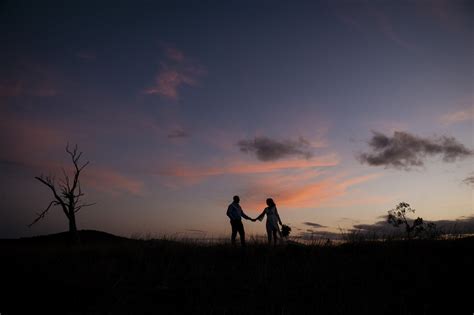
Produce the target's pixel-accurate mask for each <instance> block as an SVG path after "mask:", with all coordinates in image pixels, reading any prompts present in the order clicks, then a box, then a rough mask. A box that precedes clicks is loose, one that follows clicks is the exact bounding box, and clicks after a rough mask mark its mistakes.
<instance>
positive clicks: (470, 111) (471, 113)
mask: <svg viewBox="0 0 474 315" xmlns="http://www.w3.org/2000/svg"><path fill="white" fill-rule="evenodd" d="M473 120H474V105H473V106H470V107H469V108H466V109H463V110H458V111H455V112H452V113H448V114H445V115H443V116H441V121H442V122H443V123H444V124H447V125H451V124H455V123H459V122H463V121H473Z"/></svg>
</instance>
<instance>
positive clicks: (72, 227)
mask: <svg viewBox="0 0 474 315" xmlns="http://www.w3.org/2000/svg"><path fill="white" fill-rule="evenodd" d="M69 235H70V238H71V241H72V243H75V244H77V243H79V233H78V232H77V226H76V216H75V213H74V211H69Z"/></svg>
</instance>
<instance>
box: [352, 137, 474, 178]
mask: <svg viewBox="0 0 474 315" xmlns="http://www.w3.org/2000/svg"><path fill="white" fill-rule="evenodd" d="M369 146H370V148H371V150H372V151H371V152H368V153H362V154H360V155H359V156H358V159H359V161H360V162H361V163H367V164H368V165H371V166H385V167H386V168H395V169H405V170H409V169H411V168H412V167H418V166H423V165H424V160H425V159H426V157H428V156H436V155H438V156H442V158H443V161H444V162H454V161H455V160H457V159H462V158H466V157H469V156H472V155H473V151H472V150H470V149H468V148H466V147H465V146H464V145H463V144H462V143H460V142H458V141H457V140H456V139H455V138H454V137H448V136H442V137H438V138H421V137H418V136H416V135H413V134H410V133H408V132H403V131H395V132H394V134H393V136H392V137H389V136H386V135H384V134H383V133H379V132H376V131H374V132H373V136H372V139H371V140H370V141H369Z"/></svg>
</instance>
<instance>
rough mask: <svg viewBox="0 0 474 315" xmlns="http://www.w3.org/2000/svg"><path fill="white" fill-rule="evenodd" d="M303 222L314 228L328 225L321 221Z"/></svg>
mask: <svg viewBox="0 0 474 315" xmlns="http://www.w3.org/2000/svg"><path fill="white" fill-rule="evenodd" d="M303 224H304V225H307V226H311V227H312V228H316V229H319V228H325V227H327V226H324V225H321V224H319V223H314V222H303Z"/></svg>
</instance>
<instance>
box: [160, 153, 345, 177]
mask: <svg viewBox="0 0 474 315" xmlns="http://www.w3.org/2000/svg"><path fill="white" fill-rule="evenodd" d="M337 164H339V157H338V156H337V155H336V154H328V155H324V156H319V157H313V158H312V159H311V160H280V161H272V162H253V163H250V162H244V161H239V160H236V161H230V162H228V163H227V164H224V165H222V166H199V165H174V166H170V167H167V168H165V169H162V170H159V171H158V172H156V173H157V174H159V175H165V176H175V177H209V176H217V175H225V174H261V173H270V172H275V171H281V170H289V169H306V168H314V167H329V166H335V165H337Z"/></svg>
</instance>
